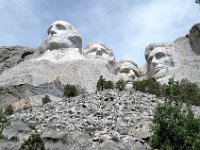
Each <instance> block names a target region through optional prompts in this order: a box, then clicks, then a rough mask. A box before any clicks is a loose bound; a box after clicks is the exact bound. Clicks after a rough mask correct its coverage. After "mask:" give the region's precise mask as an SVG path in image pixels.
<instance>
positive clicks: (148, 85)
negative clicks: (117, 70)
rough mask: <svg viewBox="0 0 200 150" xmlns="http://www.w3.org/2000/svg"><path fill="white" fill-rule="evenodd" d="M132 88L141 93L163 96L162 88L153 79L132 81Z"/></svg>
mask: <svg viewBox="0 0 200 150" xmlns="http://www.w3.org/2000/svg"><path fill="white" fill-rule="evenodd" d="M133 88H135V89H136V90H138V91H141V92H145V93H150V94H155V95H156V96H163V86H162V85H161V84H160V83H159V82H157V81H156V79H154V78H151V79H148V80H142V81H133Z"/></svg>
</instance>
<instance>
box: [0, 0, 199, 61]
mask: <svg viewBox="0 0 200 150" xmlns="http://www.w3.org/2000/svg"><path fill="white" fill-rule="evenodd" d="M194 1H195V0H166V1H162V0H0V14H1V17H0V22H1V23H0V46H6V45H9V46H12V45H22V46H27V47H32V48H37V47H39V46H40V44H41V43H42V41H43V40H44V38H45V37H46V36H47V28H48V27H49V26H50V25H51V23H53V22H54V21H56V20H64V21H68V22H70V23H71V24H72V25H74V26H75V27H76V28H77V30H78V31H79V33H80V34H81V36H82V39H83V48H84V47H85V46H86V45H87V44H88V43H89V42H96V43H104V44H106V45H107V46H108V47H110V48H111V49H112V50H113V51H114V53H115V57H116V59H117V60H120V59H131V60H134V61H135V62H136V63H138V65H143V64H144V63H145V59H144V50H145V47H146V46H148V44H150V43H162V42H173V41H174V40H175V39H176V38H178V37H180V36H185V35H186V34H187V33H188V32H189V30H190V28H191V26H192V25H194V24H195V23H198V22H200V6H199V5H197V4H196V3H195V2H194Z"/></svg>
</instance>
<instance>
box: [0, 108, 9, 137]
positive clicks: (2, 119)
mask: <svg viewBox="0 0 200 150" xmlns="http://www.w3.org/2000/svg"><path fill="white" fill-rule="evenodd" d="M9 124H10V123H9V121H8V119H7V117H6V113H5V112H4V111H3V110H2V109H1V108H0V139H1V138H2V132H3V129H4V128H6V127H7V126H9Z"/></svg>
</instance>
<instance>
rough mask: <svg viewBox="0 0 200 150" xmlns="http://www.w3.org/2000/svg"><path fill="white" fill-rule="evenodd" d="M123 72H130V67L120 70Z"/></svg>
mask: <svg viewBox="0 0 200 150" xmlns="http://www.w3.org/2000/svg"><path fill="white" fill-rule="evenodd" d="M120 72H121V73H128V72H129V69H128V68H123V69H121V70H120Z"/></svg>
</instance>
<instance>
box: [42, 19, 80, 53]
mask: <svg viewBox="0 0 200 150" xmlns="http://www.w3.org/2000/svg"><path fill="white" fill-rule="evenodd" d="M47 32H48V37H47V39H46V41H45V42H44V43H43V45H42V46H41V47H43V48H44V49H50V50H54V49H61V48H79V50H80V51H81V48H82V39H81V37H80V34H79V33H78V31H77V30H76V29H75V28H74V27H73V26H72V25H71V24H70V23H68V22H65V21H56V22H54V23H53V24H52V25H51V26H50V27H49V28H48V31H47Z"/></svg>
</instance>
